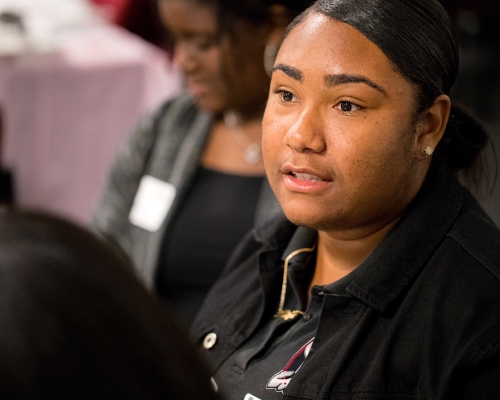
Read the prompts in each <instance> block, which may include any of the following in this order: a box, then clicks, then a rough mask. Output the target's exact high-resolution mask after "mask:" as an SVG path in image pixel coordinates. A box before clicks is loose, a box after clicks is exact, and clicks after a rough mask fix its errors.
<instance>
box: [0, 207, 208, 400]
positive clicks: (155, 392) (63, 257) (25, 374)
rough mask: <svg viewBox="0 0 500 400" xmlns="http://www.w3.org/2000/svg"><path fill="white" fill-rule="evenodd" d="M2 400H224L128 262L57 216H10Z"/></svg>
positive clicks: (2, 312)
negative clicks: (214, 392) (101, 399)
mask: <svg viewBox="0 0 500 400" xmlns="http://www.w3.org/2000/svg"><path fill="white" fill-rule="evenodd" d="M0 320H1V321H2V322H1V327H0V398H9V399H40V398H71V399H89V398H97V397H99V398H120V399H211V398H216V396H215V394H213V391H212V389H211V386H210V383H209V377H208V376H206V375H205V371H204V370H203V367H202V366H201V365H200V363H199V360H198V358H197V355H196V354H195V353H194V352H193V350H192V348H191V346H190V343H189V341H188V338H187V334H186V332H185V331H184V329H183V327H182V326H179V324H178V323H177V322H176V320H175V318H174V317H173V315H172V314H171V312H170V311H169V310H168V309H166V308H165V306H164V305H163V304H162V303H160V301H159V300H157V299H156V298H154V297H152V296H151V295H150V294H148V293H147V292H146V290H145V289H144V288H143V287H142V286H141V285H140V284H139V283H138V282H137V280H136V278H135V277H134V275H133V273H132V267H131V266H130V265H129V263H128V261H127V260H126V259H125V258H123V257H122V255H121V254H118V253H117V252H116V251H115V250H114V249H113V248H111V247H108V245H107V244H106V243H104V242H103V241H101V240H100V239H98V238H96V237H95V236H93V235H92V234H91V233H89V232H88V231H86V230H84V229H83V228H80V227H78V226H75V225H73V224H71V223H69V222H66V221H64V220H61V219H59V218H57V217H54V216H50V215H46V214H42V213H35V212H17V211H4V212H2V213H0Z"/></svg>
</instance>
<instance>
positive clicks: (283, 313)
mask: <svg viewBox="0 0 500 400" xmlns="http://www.w3.org/2000/svg"><path fill="white" fill-rule="evenodd" d="M316 245H317V242H316V243H314V246H313V247H306V248H302V249H298V250H295V251H292V252H291V253H290V254H289V255H288V256H287V257H286V258H285V263H284V264H283V283H282V285H281V297H280V305H279V307H278V312H277V313H276V314H275V315H274V318H281V319H284V320H285V321H287V320H289V319H293V318H295V317H296V316H297V315H304V312H303V311H300V310H283V307H284V306H285V297H286V284H287V277H288V263H289V262H290V260H291V259H292V258H293V257H295V256H296V255H297V254H300V253H305V252H306V251H307V252H309V253H310V252H313V251H314V249H316Z"/></svg>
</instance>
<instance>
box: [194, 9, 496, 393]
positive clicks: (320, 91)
mask: <svg viewBox="0 0 500 400" xmlns="http://www.w3.org/2000/svg"><path fill="white" fill-rule="evenodd" d="M457 68H458V57H457V51H456V46H455V42H454V39H453V37H452V34H451V29H450V23H449V20H448V17H447V15H446V13H445V11H444V10H443V8H442V7H441V5H440V4H439V3H438V2H437V1H435V0H383V1H371V0H349V1H347V0H320V1H318V2H316V3H315V4H314V5H313V6H312V7H311V8H310V9H308V10H307V11H306V12H305V13H303V14H302V15H301V16H300V17H299V18H298V19H296V20H295V21H294V22H293V23H292V24H291V25H290V27H289V28H288V30H287V34H286V37H285V39H284V41H283V43H282V44H281V47H280V49H279V52H278V55H277V58H276V61H275V64H274V67H273V75H272V80H271V90H270V95H269V99H268V103H267V108H266V112H265V115H264V120H263V152H264V163H265V168H266V172H267V176H268V178H269V182H270V184H271V186H272V188H273V190H274V192H275V194H276V196H277V198H278V199H279V201H280V204H281V206H282V208H283V211H284V213H285V215H286V217H287V218H288V220H286V219H278V220H276V221H273V222H271V223H269V224H268V225H266V226H264V227H262V228H259V229H255V230H254V231H253V232H252V233H251V234H249V235H248V236H247V237H246V239H245V240H244V241H243V242H242V243H241V244H240V245H239V247H238V249H237V250H236V253H235V254H234V255H233V256H232V258H231V261H230V263H229V264H228V267H227V269H226V270H225V271H224V273H223V275H222V277H221V279H220V280H219V281H218V283H216V284H215V286H214V287H213V289H212V291H211V292H210V293H209V295H208V296H207V299H206V301H205V303H204V305H203V307H202V309H201V311H200V313H199V314H198V317H197V319H196V321H195V323H194V325H193V327H192V331H193V334H194V336H195V338H196V340H197V341H198V343H199V344H200V346H202V348H203V349H204V354H205V355H206V357H207V359H208V360H209V361H210V364H211V366H212V369H211V371H212V374H213V378H214V380H215V382H216V383H217V385H218V387H219V389H220V391H221V392H222V393H224V394H225V395H227V397H228V398H231V399H234V400H237V399H241V400H243V399H254V400H255V399H281V398H286V399H308V400H311V399H462V398H463V399H492V398H497V397H499V396H500V383H499V382H500V381H499V379H498V377H499V376H500V311H499V310H500V232H499V230H498V228H497V227H496V226H495V225H494V224H493V223H492V221H491V220H490V219H489V218H488V217H487V215H486V214H485V213H484V212H483V210H482V209H481V208H480V207H479V205H478V204H477V203H476V201H475V200H474V198H473V197H472V196H471V194H470V193H469V192H468V191H467V190H465V189H464V188H463V187H462V186H461V185H460V184H459V182H458V180H457V176H456V175H457V173H458V172H460V171H462V170H463V169H466V168H469V167H471V165H472V164H473V163H474V159H475V158H476V155H477V154H478V152H479V151H480V150H481V149H482V147H483V146H484V144H485V143H486V136H485V132H484V131H483V130H482V129H481V128H480V127H479V126H478V125H477V124H476V123H475V122H474V121H473V120H471V119H470V118H469V117H467V116H466V115H465V114H464V113H463V112H460V111H459V110H458V109H455V108H454V107H451V101H450V98H449V96H448V94H449V92H450V89H451V86H452V85H453V82H454V79H455V76H456V72H457ZM450 110H451V111H450Z"/></svg>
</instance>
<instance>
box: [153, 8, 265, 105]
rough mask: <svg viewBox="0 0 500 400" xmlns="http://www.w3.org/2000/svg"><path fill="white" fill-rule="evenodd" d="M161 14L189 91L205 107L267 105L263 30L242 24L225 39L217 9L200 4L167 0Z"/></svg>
mask: <svg viewBox="0 0 500 400" xmlns="http://www.w3.org/2000/svg"><path fill="white" fill-rule="evenodd" d="M160 14H161V17H162V20H163V22H164V24H165V26H166V28H167V29H168V30H169V32H170V33H171V34H172V36H173V39H174V41H175V59H176V61H177V62H178V63H179V65H180V67H181V69H182V71H183V73H184V76H185V80H186V87H187V89H188V91H189V92H190V93H191V94H192V95H193V96H194V98H195V99H196V102H197V104H198V106H199V107H200V108H202V109H205V110H209V111H213V112H222V111H224V110H226V109H228V108H234V109H237V110H241V111H244V110H245V109H246V108H251V107H255V106H256V105H263V104H264V103H265V100H266V97H267V89H268V86H269V79H268V77H267V76H266V74H265V71H264V67H263V61H262V59H263V53H264V47H265V29H264V27H263V26H262V27H258V26H253V25H250V24H249V23H247V22H245V21H238V23H236V24H234V25H235V26H234V31H233V32H232V35H229V34H228V33H222V34H221V35H220V36H219V35H218V21H217V17H216V13H215V11H214V9H213V8H212V7H211V6H209V5H206V4H203V3H199V2H197V1H194V0H162V1H160Z"/></svg>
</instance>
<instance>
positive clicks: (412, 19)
mask: <svg viewBox="0 0 500 400" xmlns="http://www.w3.org/2000/svg"><path fill="white" fill-rule="evenodd" d="M312 12H317V13H321V14H324V15H326V16H328V17H330V18H333V19H335V20H338V21H340V22H344V23H347V24H349V25H351V26H352V27H354V28H355V29H356V30H358V31H359V32H361V33H362V34H363V35H364V36H366V37H367V38H368V39H369V40H371V41H372V42H373V43H375V44H376V45H377V46H378V47H379V48H380V49H381V50H382V51H383V52H384V54H385V55H386V56H387V57H388V58H389V60H390V61H391V62H392V64H393V66H394V67H395V69H396V70H397V71H398V72H400V73H401V74H402V75H403V76H405V77H406V78H407V79H409V80H410V81H411V82H412V83H414V84H415V86H416V88H417V90H418V93H417V107H416V118H417V119H418V117H419V116H420V115H421V114H422V112H423V111H425V110H427V109H428V108H429V107H430V106H431V105H432V104H433V102H434V100H435V99H436V97H437V96H439V95H440V94H443V93H444V94H449V93H450V90H451V87H452V86H453V83H454V82H455V78H456V76H457V71H458V50H457V46H456V43H455V39H454V37H453V33H452V27H451V22H450V19H449V17H448V14H447V13H446V11H445V10H444V8H443V7H442V6H441V4H440V3H439V2H438V1H437V0H319V1H317V2H316V3H315V4H314V5H312V6H311V7H310V8H309V9H308V10H307V11H306V12H305V13H303V14H302V15H300V16H299V17H297V18H296V19H295V20H294V21H293V22H292V24H291V25H290V26H289V27H288V30H287V33H288V32H290V30H291V29H293V27H294V26H296V25H297V24H299V23H300V22H301V21H302V20H303V19H304V18H305V17H306V16H307V15H309V13H312ZM285 35H286V34H285ZM487 142H488V135H487V133H486V131H485V129H484V128H483V127H482V126H481V124H480V123H479V122H477V121H475V120H474V119H473V118H472V117H471V116H470V115H469V114H468V113H467V112H466V111H465V110H464V109H463V108H459V107H456V106H452V110H451V115H450V119H449V122H448V126H447V128H446V131H445V134H444V136H443V139H442V140H441V142H440V143H439V145H438V146H437V149H436V151H435V153H434V156H433V167H439V166H441V165H446V166H448V167H449V168H451V169H452V170H454V171H458V170H464V171H465V172H467V171H469V170H470V169H472V168H473V167H474V166H475V164H476V161H477V159H478V154H479V153H480V152H481V150H482V149H483V148H484V147H485V146H486V144H487Z"/></svg>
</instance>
